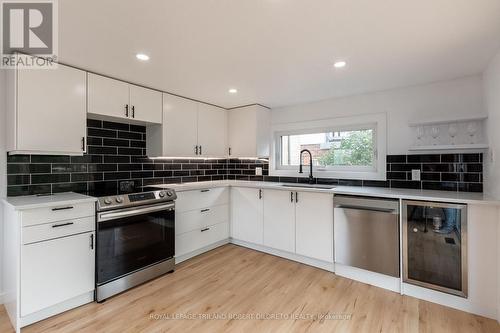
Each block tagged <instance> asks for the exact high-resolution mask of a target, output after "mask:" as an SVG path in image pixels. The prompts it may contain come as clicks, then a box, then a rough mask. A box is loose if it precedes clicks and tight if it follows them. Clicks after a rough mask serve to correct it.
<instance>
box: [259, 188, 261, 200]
mask: <svg viewBox="0 0 500 333" xmlns="http://www.w3.org/2000/svg"><path fill="white" fill-rule="evenodd" d="M259 199H262V189H259Z"/></svg>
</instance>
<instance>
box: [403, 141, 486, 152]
mask: <svg viewBox="0 0 500 333" xmlns="http://www.w3.org/2000/svg"><path fill="white" fill-rule="evenodd" d="M488 148H489V146H488V145H487V144H485V143H474V144H461V145H430V146H413V147H410V148H409V149H408V150H410V151H415V150H425V151H429V150H471V149H488Z"/></svg>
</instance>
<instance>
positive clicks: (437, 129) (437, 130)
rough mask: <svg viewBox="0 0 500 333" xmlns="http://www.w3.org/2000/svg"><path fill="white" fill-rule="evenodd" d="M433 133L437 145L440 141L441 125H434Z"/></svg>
mask: <svg viewBox="0 0 500 333" xmlns="http://www.w3.org/2000/svg"><path fill="white" fill-rule="evenodd" d="M431 135H432V137H433V138H434V144H435V145H436V144H437V143H438V138H439V127H437V126H432V128H431Z"/></svg>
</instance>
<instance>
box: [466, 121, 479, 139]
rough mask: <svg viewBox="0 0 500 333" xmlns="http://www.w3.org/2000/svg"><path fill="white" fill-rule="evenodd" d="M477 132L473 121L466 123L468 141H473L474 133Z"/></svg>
mask: <svg viewBox="0 0 500 333" xmlns="http://www.w3.org/2000/svg"><path fill="white" fill-rule="evenodd" d="M476 132H477V124H476V122H475V121H473V122H470V123H469V124H468V125H467V133H469V136H470V143H474V141H475V140H474V135H475V134H476Z"/></svg>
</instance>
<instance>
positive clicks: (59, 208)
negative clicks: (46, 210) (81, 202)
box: [52, 206, 74, 212]
mask: <svg viewBox="0 0 500 333" xmlns="http://www.w3.org/2000/svg"><path fill="white" fill-rule="evenodd" d="M73 208H74V207H73V206H67V207H56V208H52V211H54V212H55V211H58V210H68V209H73Z"/></svg>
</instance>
